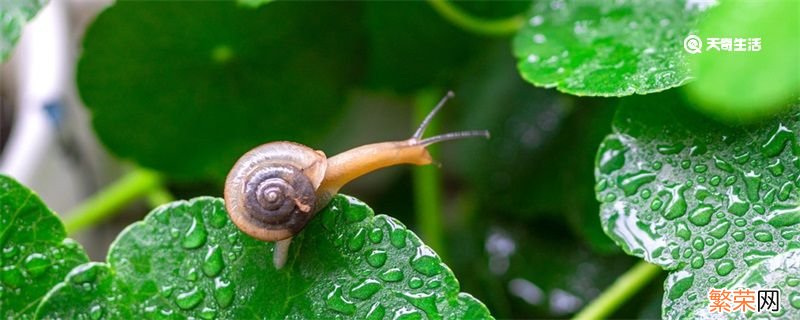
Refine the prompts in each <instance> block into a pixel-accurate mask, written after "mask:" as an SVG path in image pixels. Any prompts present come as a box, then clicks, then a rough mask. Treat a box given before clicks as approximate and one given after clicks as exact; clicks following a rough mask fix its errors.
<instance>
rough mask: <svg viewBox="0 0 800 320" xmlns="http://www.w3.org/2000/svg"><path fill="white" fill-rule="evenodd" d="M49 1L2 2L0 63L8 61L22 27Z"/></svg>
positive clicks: (21, 0)
mask: <svg viewBox="0 0 800 320" xmlns="http://www.w3.org/2000/svg"><path fill="white" fill-rule="evenodd" d="M47 2H48V0H15V1H3V2H0V62H3V61H5V60H6V59H8V56H9V55H10V54H11V51H12V50H13V49H14V45H15V44H16V43H17V40H19V37H20V36H21V35H22V27H24V26H25V24H26V23H28V21H29V20H31V19H33V17H34V16H35V15H36V13H38V12H39V10H41V9H42V7H44V6H45V5H46V4H47Z"/></svg>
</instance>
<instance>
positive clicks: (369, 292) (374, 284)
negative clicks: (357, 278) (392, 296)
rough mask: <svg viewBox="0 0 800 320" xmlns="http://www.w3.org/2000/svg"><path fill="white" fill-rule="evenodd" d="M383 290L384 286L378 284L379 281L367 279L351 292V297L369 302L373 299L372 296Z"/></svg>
mask: <svg viewBox="0 0 800 320" xmlns="http://www.w3.org/2000/svg"><path fill="white" fill-rule="evenodd" d="M382 288H383V285H381V283H380V282H378V280H375V279H366V280H364V281H363V282H361V283H360V284H358V285H356V286H355V287H353V289H351V290H350V296H351V297H353V298H356V299H360V300H367V299H369V298H372V296H373V295H375V293H377V292H378V291H380V290H381V289H382Z"/></svg>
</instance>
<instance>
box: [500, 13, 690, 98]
mask: <svg viewBox="0 0 800 320" xmlns="http://www.w3.org/2000/svg"><path fill="white" fill-rule="evenodd" d="M701 7H702V6H701V5H699V4H698V3H697V2H691V1H635V0H633V1H588V0H577V1H560V0H558V1H538V2H537V3H536V4H534V6H533V9H532V10H531V12H530V14H529V18H528V23H527V24H525V25H524V27H523V28H522V29H521V30H520V31H519V32H518V33H517V35H516V36H515V38H514V55H515V56H516V57H517V61H518V64H517V67H518V68H519V72H520V73H521V74H522V77H523V78H525V80H527V81H528V82H530V83H532V84H534V85H536V86H543V87H548V88H549V87H556V88H557V89H558V90H560V91H563V92H566V93H571V94H575V95H581V96H584V95H586V96H626V95H631V94H634V93H638V94H646V93H650V92H657V91H662V90H666V89H669V88H672V87H676V86H680V85H683V84H684V83H686V82H687V81H688V80H689V79H690V77H691V73H690V70H689V66H688V61H686V60H685V58H686V55H687V53H686V52H685V51H684V49H683V39H684V38H685V37H686V36H687V35H688V34H689V33H690V32H691V31H692V30H693V29H694V26H695V23H696V21H697V19H698V16H699V15H700V13H701V11H702V10H700V9H701Z"/></svg>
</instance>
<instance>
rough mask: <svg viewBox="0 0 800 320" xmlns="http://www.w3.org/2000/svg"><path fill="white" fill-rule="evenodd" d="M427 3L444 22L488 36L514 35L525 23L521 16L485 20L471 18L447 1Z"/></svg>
mask: <svg viewBox="0 0 800 320" xmlns="http://www.w3.org/2000/svg"><path fill="white" fill-rule="evenodd" d="M428 3H429V4H430V5H431V7H433V9H434V10H436V12H438V13H439V15H441V16H442V17H444V18H445V19H446V20H448V21H450V22H451V23H452V24H454V25H456V26H459V27H461V28H462V29H464V30H467V31H470V32H474V33H477V34H483V35H490V36H507V35H511V34H514V33H515V32H517V30H519V28H521V27H522V24H524V23H525V19H524V18H523V17H522V15H515V16H511V17H508V18H504V19H501V20H486V19H482V18H478V17H473V16H471V15H470V14H469V13H467V12H464V11H463V10H461V9H460V8H458V7H457V6H455V5H453V4H452V3H451V2H450V1H448V0H428Z"/></svg>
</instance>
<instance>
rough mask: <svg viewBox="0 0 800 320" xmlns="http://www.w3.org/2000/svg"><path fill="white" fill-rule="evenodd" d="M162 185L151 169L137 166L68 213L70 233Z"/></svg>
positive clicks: (158, 176) (95, 222) (102, 218)
mask: <svg viewBox="0 0 800 320" xmlns="http://www.w3.org/2000/svg"><path fill="white" fill-rule="evenodd" d="M159 188H161V176H160V175H159V174H158V173H156V172H154V171H151V170H147V169H141V168H138V169H135V170H133V171H131V172H130V173H128V174H126V175H125V176H123V177H122V178H120V179H119V180H117V181H115V182H114V183H112V184H111V185H110V186H107V187H105V188H104V189H103V190H100V192H98V193H97V194H95V195H93V196H92V197H91V198H89V199H87V200H86V201H84V202H83V203H82V204H80V205H79V206H78V207H77V208H75V209H73V210H72V211H71V212H70V213H69V214H67V215H66V217H67V218H66V220H65V221H64V227H66V229H67V234H70V235H71V234H75V233H76V232H79V231H81V230H84V229H86V228H89V227H91V226H94V225H96V224H98V223H100V222H101V221H103V220H105V219H107V218H108V217H110V216H113V215H114V214H116V213H117V212H118V211H119V209H120V208H121V207H123V206H125V205H126V204H128V203H130V202H131V201H133V200H135V199H138V198H140V197H142V196H145V195H147V194H148V193H150V192H152V191H154V190H157V189H159Z"/></svg>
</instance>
